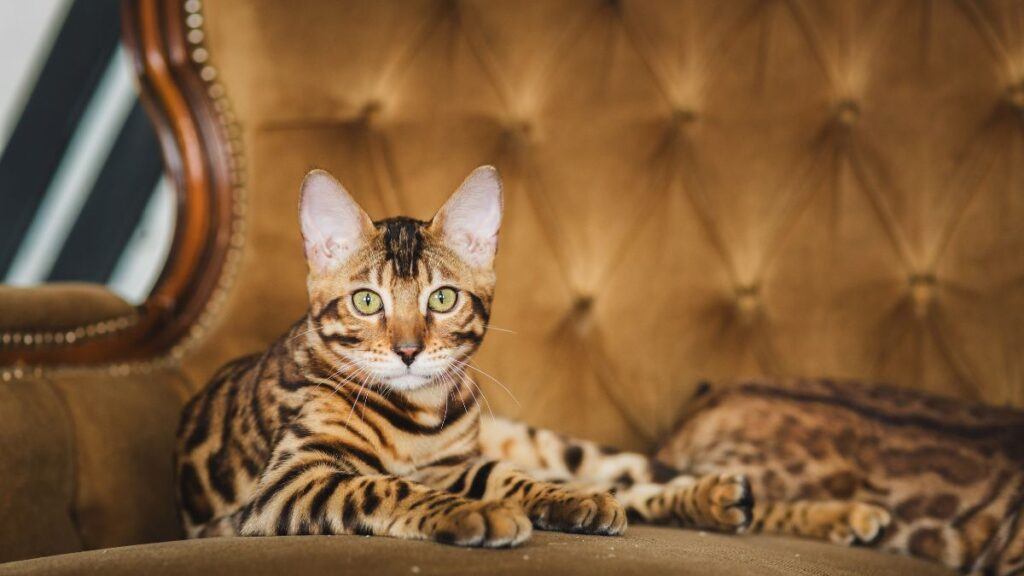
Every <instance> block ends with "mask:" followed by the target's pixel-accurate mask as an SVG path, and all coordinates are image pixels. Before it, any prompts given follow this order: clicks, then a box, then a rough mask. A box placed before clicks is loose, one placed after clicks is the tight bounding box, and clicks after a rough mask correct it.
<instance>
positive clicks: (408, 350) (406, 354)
mask: <svg viewBox="0 0 1024 576" xmlns="http://www.w3.org/2000/svg"><path fill="white" fill-rule="evenodd" d="M393 350H394V351H395V354H398V355H399V356H400V357H401V358H402V362H405V365H406V366H412V363H413V361H415V360H416V355H417V354H419V353H420V352H422V351H423V345H422V344H420V343H419V342H410V343H403V344H399V345H398V346H395V347H394V348H393Z"/></svg>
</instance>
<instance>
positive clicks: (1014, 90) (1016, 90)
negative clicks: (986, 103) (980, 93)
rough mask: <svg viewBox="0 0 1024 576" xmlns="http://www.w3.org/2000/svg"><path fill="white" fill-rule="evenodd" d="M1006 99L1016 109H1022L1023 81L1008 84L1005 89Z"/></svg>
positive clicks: (1023, 106) (1023, 102)
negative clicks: (1011, 84)
mask: <svg viewBox="0 0 1024 576" xmlns="http://www.w3.org/2000/svg"><path fill="white" fill-rule="evenodd" d="M1006 101H1007V102H1009V103H1010V106H1013V107H1014V108H1016V109H1017V110H1021V111H1024V82H1021V83H1019V84H1015V85H1013V86H1010V87H1009V88H1008V89H1007V90H1006Z"/></svg>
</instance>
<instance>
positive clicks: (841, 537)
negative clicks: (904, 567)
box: [828, 502, 892, 546]
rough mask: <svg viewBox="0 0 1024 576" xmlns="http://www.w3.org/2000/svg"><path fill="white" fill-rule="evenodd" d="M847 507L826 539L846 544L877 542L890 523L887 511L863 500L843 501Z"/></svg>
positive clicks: (858, 544)
mask: <svg viewBox="0 0 1024 576" xmlns="http://www.w3.org/2000/svg"><path fill="white" fill-rule="evenodd" d="M843 506H845V507H846V508H847V509H846V510H845V513H843V514H841V515H840V517H839V518H838V519H837V520H836V522H835V523H834V524H833V525H832V527H831V530H829V534H828V539H829V540H830V541H831V542H834V543H836V544H842V545H846V546H869V545H871V544H874V543H875V542H878V541H879V540H880V539H881V538H882V536H883V535H884V534H885V530H886V528H888V527H889V524H891V523H892V516H891V515H890V514H889V511H888V510H886V509H885V508H882V507H881V506H875V505H874V504H865V503H863V502H844V503H843Z"/></svg>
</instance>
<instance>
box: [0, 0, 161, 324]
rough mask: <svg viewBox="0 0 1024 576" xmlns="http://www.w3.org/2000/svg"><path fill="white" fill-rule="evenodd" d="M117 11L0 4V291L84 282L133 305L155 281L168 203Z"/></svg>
mask: <svg viewBox="0 0 1024 576" xmlns="http://www.w3.org/2000/svg"><path fill="white" fill-rule="evenodd" d="M120 6H121V3H120V2H119V1H117V0H33V1H31V2H16V1H13V0H4V1H3V2H0V283H3V284H9V285H14V286H33V285H37V284H40V283H44V282H57V281H84V282H93V283H97V284H105V285H107V286H108V287H109V288H110V290H112V291H113V292H115V293H117V294H118V295H120V296H121V297H123V298H124V299H125V300H127V301H128V302H131V303H136V304H138V303H141V302H142V301H143V300H145V298H146V296H147V295H148V294H149V291H150V289H151V288H152V286H153V283H154V282H155V281H156V278H157V276H158V275H159V274H160V271H161V269H162V267H163V262H164V261H165V259H166V257H167V251H168V250H169V248H170V246H171V239H172V237H173V234H174V215H175V209H176V200H175V195H174V191H173V190H172V188H171V186H170V184H169V182H168V181H167V180H165V179H164V178H163V176H162V175H163V164H162V160H161V156H160V149H159V145H158V142H157V137H156V134H155V132H154V130H153V125H152V122H151V121H150V119H149V118H148V117H147V116H146V113H145V110H144V108H143V106H142V105H141V103H140V102H139V97H138V94H137V91H136V87H135V82H134V79H133V75H134V73H133V71H132V68H131V64H130V61H129V58H128V57H127V55H126V53H125V49H124V48H123V47H122V46H121V44H120V38H121V22H120V18H121V10H120ZM140 191H143V192H141V193H140Z"/></svg>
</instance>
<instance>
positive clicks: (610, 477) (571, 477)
mask: <svg viewBox="0 0 1024 576" xmlns="http://www.w3.org/2000/svg"><path fill="white" fill-rule="evenodd" d="M480 444H481V449H482V450H483V452H484V454H485V455H486V456H488V457H493V458H502V459H505V460H508V461H511V462H513V463H514V464H516V465H517V466H519V467H521V468H523V469H526V470H529V471H530V473H531V474H535V475H538V476H540V477H544V478H549V479H553V480H558V481H563V482H567V483H568V485H569V486H571V487H573V488H574V489H577V490H589V491H608V492H612V493H614V495H615V498H616V499H617V500H618V501H619V502H621V503H622V505H623V506H624V507H625V508H626V510H627V512H628V513H629V515H630V516H631V517H632V518H634V519H636V520H639V521H644V522H651V523H668V522H678V523H680V524H682V525H684V526H690V527H695V528H701V529H707V530H719V531H724V532H738V531H742V530H743V529H745V528H746V527H747V526H748V525H749V524H750V522H751V520H752V518H753V513H752V508H753V499H752V497H751V492H750V485H749V483H748V482H747V479H746V478H745V477H744V476H742V475H735V474H723V475H709V476H701V477H693V476H689V475H686V474H681V473H680V472H679V471H677V470H675V469H673V468H671V467H669V466H666V465H664V464H662V463H661V462H659V461H657V460H655V459H653V458H651V457H649V456H645V455H643V454H638V453H635V452H621V451H618V450H614V449H610V448H607V447H604V446H601V445H599V444H597V443H595V442H590V441H587V440H577V439H573V438H568V437H566V436H563V435H561V434H558V433H556V432H552V431H550V430H541V429H536V428H533V427H531V426H528V425H526V424H522V423H519V422H512V421H510V420H504V419H500V418H495V419H493V420H491V419H486V418H485V419H483V420H481V429H480Z"/></svg>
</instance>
